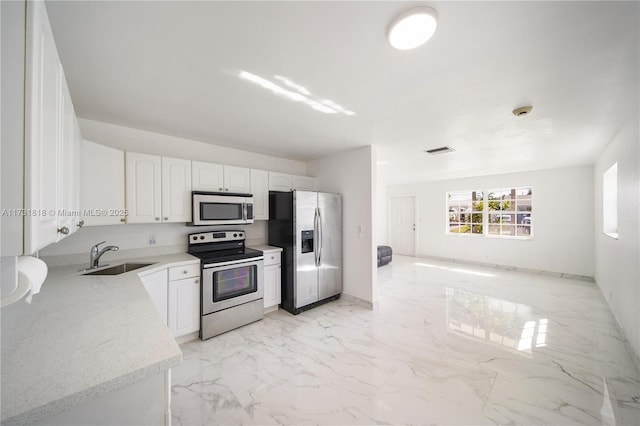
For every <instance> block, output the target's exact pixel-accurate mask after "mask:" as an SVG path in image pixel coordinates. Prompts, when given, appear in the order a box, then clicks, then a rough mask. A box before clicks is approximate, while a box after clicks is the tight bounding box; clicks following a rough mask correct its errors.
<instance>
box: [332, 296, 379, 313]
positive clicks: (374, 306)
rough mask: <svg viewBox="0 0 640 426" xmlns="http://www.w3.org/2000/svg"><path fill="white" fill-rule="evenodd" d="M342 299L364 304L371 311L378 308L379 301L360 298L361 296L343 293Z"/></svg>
mask: <svg viewBox="0 0 640 426" xmlns="http://www.w3.org/2000/svg"><path fill="white" fill-rule="evenodd" d="M340 300H342V301H344V302H347V303H351V304H353V305H358V306H362V307H363V308H367V309H369V310H371V311H373V310H374V309H377V308H378V302H369V301H368V300H364V299H360V298H359V297H355V296H352V295H350V294H346V293H342V295H341V296H340Z"/></svg>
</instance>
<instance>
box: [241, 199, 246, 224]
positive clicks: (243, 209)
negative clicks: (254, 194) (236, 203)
mask: <svg viewBox="0 0 640 426" xmlns="http://www.w3.org/2000/svg"><path fill="white" fill-rule="evenodd" d="M242 221H243V222H245V223H246V222H247V203H242Z"/></svg>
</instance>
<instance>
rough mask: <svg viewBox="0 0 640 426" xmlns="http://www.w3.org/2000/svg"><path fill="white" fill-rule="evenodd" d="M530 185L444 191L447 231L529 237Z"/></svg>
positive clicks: (530, 233)
mask: <svg viewBox="0 0 640 426" xmlns="http://www.w3.org/2000/svg"><path fill="white" fill-rule="evenodd" d="M532 194H533V190H532V188H530V187H525V188H503V189H490V190H486V191H485V190H475V191H458V192H448V193H447V211H448V221H447V222H448V223H447V233H448V234H477V235H489V236H497V237H519V238H531V236H532V229H533V224H532V220H533V218H532V199H531V197H532Z"/></svg>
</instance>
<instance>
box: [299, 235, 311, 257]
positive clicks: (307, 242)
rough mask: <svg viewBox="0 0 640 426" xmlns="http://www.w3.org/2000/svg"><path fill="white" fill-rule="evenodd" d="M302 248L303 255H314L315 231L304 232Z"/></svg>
mask: <svg viewBox="0 0 640 426" xmlns="http://www.w3.org/2000/svg"><path fill="white" fill-rule="evenodd" d="M300 239H301V243H300V248H301V252H302V253H313V231H302V235H301V238H300Z"/></svg>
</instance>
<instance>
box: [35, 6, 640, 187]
mask: <svg viewBox="0 0 640 426" xmlns="http://www.w3.org/2000/svg"><path fill="white" fill-rule="evenodd" d="M422 4H426V5H429V6H431V7H434V8H435V9H437V10H438V12H439V16H440V27H439V29H438V31H437V32H436V35H435V36H434V38H433V39H432V40H431V41H430V42H429V43H427V44H426V45H424V46H422V47H419V48H418V49H415V50H411V51H398V50H394V49H393V48H391V47H390V45H389V43H388V42H387V40H386V29H387V27H388V25H389V23H390V22H391V21H392V20H393V18H394V17H395V16H396V15H397V14H399V13H400V12H402V11H404V10H406V9H409V8H411V7H414V6H416V5H422ZM47 9H48V12H49V16H50V20H51V23H52V27H53V32H54V36H55V38H56V43H57V45H58V49H59V53H60V57H61V60H62V63H63V66H64V68H65V73H66V77H67V80H68V84H69V88H70V91H71V94H72V97H73V102H74V105H75V108H76V112H77V114H78V116H80V117H82V118H88V119H93V120H99V121H104V122H108V123H115V124H120V125H124V126H129V127H133V128H138V129H144V130H149V131H155V132H160V133H165V134H169V135H174V136H181V137H184V138H190V139H195V140H200V141H203V142H209V143H213V144H218V145H226V146H233V147H236V148H240V149H245V150H249V151H253V152H259V153H264V154H271V155H276V156H281V157H286V158H290V159H296V160H301V161H308V160H312V159H315V158H319V157H322V156H325V155H329V154H333V153H336V152H339V151H343V150H347V149H352V148H356V147H360V146H365V145H376V146H378V162H379V163H380V165H379V166H378V171H379V181H380V182H381V183H383V184H397V183H408V182H419V181H431V180H439V179H448V178H457V177H467V176H474V175H486V174H496V173H507V172H513V171H524V170H537V169H547V168H554V167H565V166H573V165H584V164H592V163H593V162H594V160H595V159H596V158H597V155H598V154H599V153H600V152H601V150H602V149H603V148H604V147H605V146H606V144H607V143H608V142H609V140H610V139H611V137H612V136H613V135H614V134H615V132H616V131H617V130H618V129H619V128H620V126H621V125H622V124H623V123H624V122H625V121H626V120H635V121H637V120H638V98H639V93H640V92H639V83H638V74H639V69H638V64H639V62H640V58H639V51H640V48H639V46H640V41H639V38H640V36H639V30H638V27H639V22H640V21H639V14H640V12H639V4H638V2H596V1H594V2H516V1H513V2H496V1H494V2H475V1H474V2H426V3H416V2H398V1H393V2H392V1H387V2H384V1H377V2H362V1H357V2H329V1H323V2H270V1H264V2H218V1H216V2H186V1H179V2H149V1H144V2H126V1H125V2H100V1H90V2H89V1H81V2H47ZM242 71H244V72H246V73H250V74H251V75H253V76H258V78H263V79H266V80H268V82H270V83H264V80H261V81H262V82H263V85H264V84H273V83H276V84H278V85H279V86H280V87H282V88H285V89H289V90H293V91H294V92H295V90H297V89H291V87H288V86H286V84H285V82H284V80H283V79H282V78H281V77H285V78H286V79H288V80H289V81H290V82H293V83H295V84H297V85H300V86H304V88H306V89H307V90H308V92H309V93H310V95H308V97H310V98H313V99H315V100H326V99H329V100H332V101H333V102H335V103H337V104H339V105H341V106H342V107H343V108H344V109H345V110H347V111H352V112H354V114H353V115H347V114H343V113H336V114H327V113H324V112H321V111H318V110H316V109H314V108H312V107H311V106H310V105H309V104H308V103H304V102H301V101H292V100H290V99H288V98H286V97H283V96H278V95H276V94H274V92H273V90H274V89H273V88H272V89H271V90H267V89H265V88H264V87H262V86H260V85H258V84H255V83H254V82H251V81H248V80H246V79H242V78H240V77H239V75H240V73H241V72H242ZM275 76H280V79H278V78H277V77H275ZM252 78H254V79H255V77H252ZM299 90H302V89H299ZM527 104H530V105H533V111H532V112H531V114H529V115H528V116H525V117H515V116H514V115H512V114H511V111H512V110H513V109H514V108H515V107H519V106H522V105H527ZM443 145H448V146H451V147H453V148H454V149H455V152H453V153H450V154H444V155H438V156H430V155H428V154H425V153H423V152H422V151H423V150H425V149H429V148H435V147H440V146H443Z"/></svg>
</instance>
